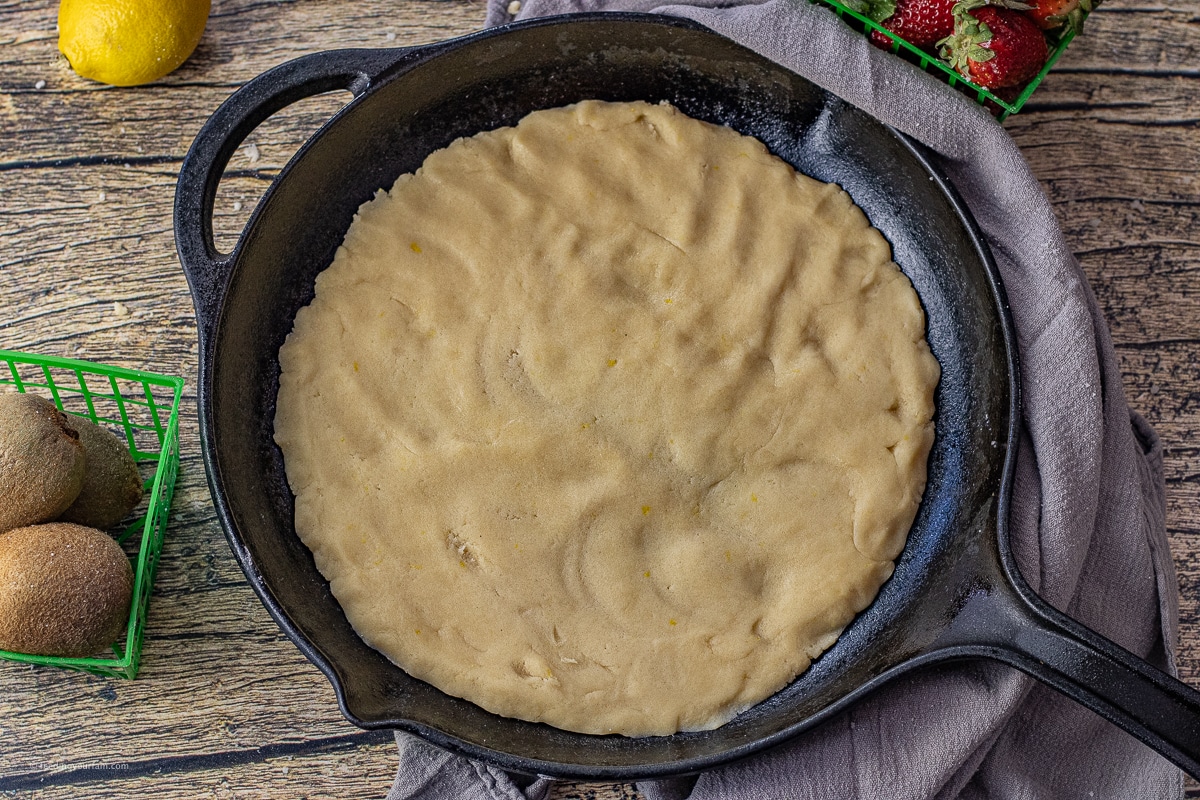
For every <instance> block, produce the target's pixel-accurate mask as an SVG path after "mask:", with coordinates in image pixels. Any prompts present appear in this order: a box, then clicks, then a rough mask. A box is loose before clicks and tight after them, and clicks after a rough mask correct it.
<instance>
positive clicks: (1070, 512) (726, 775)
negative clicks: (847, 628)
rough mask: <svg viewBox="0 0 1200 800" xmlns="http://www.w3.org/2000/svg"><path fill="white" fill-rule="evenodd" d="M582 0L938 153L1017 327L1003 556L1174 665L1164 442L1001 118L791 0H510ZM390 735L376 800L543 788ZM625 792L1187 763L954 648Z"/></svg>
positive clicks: (956, 783) (969, 783) (929, 790)
mask: <svg viewBox="0 0 1200 800" xmlns="http://www.w3.org/2000/svg"><path fill="white" fill-rule="evenodd" d="M659 2H661V0H659ZM718 6H719V7H718ZM508 8H509V7H508V3H507V0H489V7H488V13H487V24H488V25H496V24H500V23H504V22H507V21H510V20H511V19H513V18H514V17H513V16H511V15H510V14H509V13H508ZM595 10H634V11H656V12H660V13H665V14H672V15H676V16H680V17H689V18H691V19H693V20H696V21H698V22H700V23H702V24H703V25H706V26H707V27H709V28H711V29H713V30H715V31H717V32H719V33H722V34H724V35H725V36H728V37H730V38H731V39H734V40H735V41H738V42H740V43H741V44H743V45H745V46H747V47H750V48H752V49H754V50H757V51H758V52H760V53H762V54H763V55H765V56H767V57H768V58H770V59H772V60H774V61H777V62H778V63H780V64H782V65H784V66H786V67H788V68H790V69H792V70H794V71H795V72H797V73H799V74H800V75H803V76H805V77H807V78H808V79H810V80H812V81H813V82H815V83H817V84H819V85H820V86H822V87H824V88H825V89H828V90H829V91H831V92H833V93H834V94H836V95H839V96H840V97H842V98H844V99H845V100H847V101H848V102H850V103H852V104H854V105H856V106H858V107H860V108H862V109H865V110H866V111H868V112H869V113H871V114H873V115H874V116H875V117H877V118H879V119H881V120H882V121H884V122H886V123H887V124H889V125H892V126H894V127H896V128H898V129H899V130H901V131H904V132H905V133H908V134H910V135H912V136H913V137H915V138H916V139H918V140H920V141H921V142H923V143H924V144H926V145H928V146H929V147H930V148H932V149H933V150H934V151H936V152H937V153H938V154H939V155H940V157H939V159H938V161H939V162H940V165H941V167H942V169H943V170H944V171H945V172H946V174H947V175H948V176H949V177H950V179H951V180H952V181H953V183H954V185H955V186H956V187H957V189H958V191H959V192H960V193H961V194H962V196H963V198H964V199H965V201H966V203H967V205H968V206H969V207H970V209H971V212H972V213H973V214H974V216H975V218H976V220H977V221H978V222H979V224H980V226H981V227H982V229H983V232H984V234H985V235H986V236H987V239H988V242H989V243H990V245H991V248H992V252H993V254H994V255H995V258H996V261H997V263H998V265H999V268H1000V272H1001V275H1002V277H1003V280H1004V284H1005V287H1006V289H1007V291H1008V297H1009V300H1010V303H1011V305H1012V312H1013V317H1014V321H1015V324H1016V329H1017V337H1018V341H1019V348H1020V358H1021V362H1022V366H1023V374H1022V392H1023V394H1024V416H1025V424H1024V430H1023V431H1022V435H1021V439H1020V447H1019V450H1018V459H1017V472H1016V482H1015V484H1014V492H1013V497H1012V516H1011V526H1012V539H1013V547H1014V551H1015V553H1016V555H1017V559H1018V563H1019V565H1020V568H1021V572H1022V574H1023V575H1024V576H1025V578H1026V579H1027V580H1028V581H1029V583H1030V584H1031V585H1032V586H1033V587H1034V589H1036V590H1037V591H1038V592H1039V593H1040V594H1041V595H1042V596H1043V597H1044V598H1045V599H1046V600H1047V601H1049V602H1050V603H1051V604H1053V605H1054V606H1056V607H1057V608H1059V609H1061V610H1063V611H1065V612H1067V613H1068V614H1070V615H1071V616H1073V617H1075V618H1076V619H1078V620H1080V621H1081V622H1083V623H1084V624H1085V625H1088V626H1089V627H1091V628H1093V629H1095V630H1097V631H1099V632H1100V633H1102V634H1104V635H1105V636H1107V637H1109V638H1110V639H1112V640H1114V641H1116V642H1117V643H1118V644H1120V645H1122V646H1123V647H1125V648H1127V649H1129V650H1131V651H1133V652H1134V653H1136V654H1138V655H1140V656H1144V657H1146V658H1147V659H1148V660H1149V661H1150V662H1151V663H1153V664H1154V665H1156V666H1158V667H1160V668H1163V669H1167V670H1169V671H1172V672H1174V653H1173V651H1174V648H1175V644H1176V637H1177V626H1178V595H1177V588H1176V583H1175V574H1174V569H1173V566H1172V563H1171V556H1170V552H1169V550H1168V546H1167V538H1166V531H1165V525H1164V506H1165V502H1164V488H1163V474H1162V447H1161V445H1160V443H1159V441H1158V438H1157V436H1155V434H1154V432H1153V430H1151V428H1150V427H1149V426H1148V425H1147V424H1146V423H1145V422H1144V421H1143V420H1142V419H1141V418H1140V417H1138V416H1137V415H1136V414H1132V413H1131V412H1130V410H1129V407H1128V406H1127V404H1126V401H1125V397H1124V394H1123V391H1122V387H1121V372H1120V369H1119V367H1118V364H1117V362H1116V358H1115V356H1114V353H1113V347H1112V343H1111V341H1110V339H1109V332H1108V329H1107V327H1106V325H1105V323H1104V320H1103V318H1102V317H1101V315H1100V310H1099V308H1098V307H1097V304H1096V301H1095V298H1094V297H1093V296H1092V292H1091V290H1090V288H1089V286H1088V284H1087V281H1086V279H1085V278H1084V275H1083V273H1082V271H1081V270H1080V268H1079V265H1078V263H1077V262H1076V260H1075V258H1074V256H1073V255H1072V253H1071V250H1070V247H1069V245H1068V244H1067V242H1066V240H1065V239H1064V238H1063V235H1062V232H1061V231H1060V229H1059V227H1058V223H1057V222H1056V220H1055V217H1054V211H1053V209H1052V208H1051V206H1050V203H1049V202H1048V200H1047V199H1046V197H1045V195H1044V194H1043V193H1042V190H1041V187H1040V186H1039V184H1038V182H1037V180H1036V179H1035V178H1034V176H1033V175H1032V173H1031V172H1030V171H1029V167H1028V165H1027V164H1026V163H1025V161H1024V159H1023V158H1022V157H1021V153H1020V152H1019V150H1018V149H1017V147H1016V145H1015V144H1014V143H1013V141H1012V140H1011V139H1010V138H1009V137H1008V135H1007V134H1006V133H1005V132H1004V130H1003V129H1002V128H1001V127H1000V125H998V124H997V123H996V122H995V121H994V120H993V119H992V117H991V116H990V115H988V114H987V113H986V112H985V111H984V110H983V109H982V108H981V107H980V106H978V105H977V104H975V103H973V102H972V101H970V100H968V99H966V98H965V97H963V96H962V95H960V94H959V93H957V92H955V91H953V90H951V89H949V88H947V87H946V86H945V85H944V84H942V83H939V82H938V81H936V80H934V79H933V78H931V77H930V76H928V75H926V74H925V73H923V72H921V71H919V70H918V69H916V68H915V67H912V66H911V65H909V64H907V63H904V62H902V61H900V60H899V59H897V58H895V57H893V56H891V55H890V54H887V53H884V52H883V51H881V50H878V49H876V48H875V47H873V46H871V45H869V44H868V42H867V40H866V39H865V37H863V36H862V35H861V34H858V33H855V32H853V31H851V30H850V29H849V28H848V27H846V26H845V25H844V24H843V23H842V22H841V21H840V20H838V19H837V18H836V17H835V16H834V15H833V14H832V13H830V12H829V11H827V10H825V9H824V8H821V7H817V6H814V5H810V4H809V3H808V2H804V0H770V1H769V2H762V3H753V2H752V3H744V4H738V3H730V2H721V1H720V0H700V1H699V2H697V3H696V4H693V5H669V6H661V5H659V3H658V2H656V0H524V2H523V3H522V4H521V6H520V8H519V12H518V13H517V14H516V18H529V17H535V16H545V15H549V14H559V13H567V12H572V11H595ZM934 109H939V111H938V112H937V113H934V111H933V110H934ZM396 738H397V742H398V744H399V747H400V769H399V771H398V773H397V776H396V782H395V785H394V786H393V787H392V790H391V792H390V793H389V795H388V798H389V800H418V799H419V800H441V799H442V798H453V799H454V800H542V798H545V797H546V796H547V795H548V791H549V785H550V784H549V782H548V781H545V780H539V781H537V782H535V783H533V784H532V785H525V786H524V787H521V786H519V785H518V783H517V782H514V780H513V779H512V778H510V776H508V775H506V774H505V773H503V772H501V771H499V770H495V769H492V768H488V767H484V766H482V765H479V764H475V763H472V762H470V761H468V760H466V759H464V758H460V757H457V756H452V755H449V754H447V753H444V752H442V751H440V750H438V749H437V748H434V747H431V746H430V745H427V744H425V743H423V742H421V741H419V740H417V739H415V738H413V737H410V736H408V735H407V734H397V737H396ZM518 781H519V783H527V782H526V781H523V780H520V779H518ZM639 789H640V790H641V791H642V792H643V793H644V794H645V795H646V797H647V798H649V800H679V799H680V798H689V800H738V799H740V798H745V799H746V800H751V799H752V800H773V799H774V798H779V799H780V800H784V798H786V800H802V799H805V800H807V799H809V798H811V799H812V800H817V798H821V799H822V800H826V799H828V798H880V799H881V800H883V799H886V800H907V799H909V798H911V799H912V800H917V799H918V798H920V799H921V800H925V799H926V798H937V799H938V800H950V798H967V799H968V800H973V799H974V798H980V799H981V800H982V798H996V799H998V800H1025V799H1026V798H1028V799H1029V800H1041V799H1042V798H1054V799H1055V800H1069V799H1070V798H1097V799H1098V800H1099V799H1101V798H1103V799H1105V800H1108V799H1113V800H1157V798H1178V797H1181V796H1182V794H1183V779H1182V774H1181V773H1180V771H1179V770H1178V769H1175V768H1174V767H1173V766H1172V765H1171V764H1169V763H1168V762H1167V761H1166V760H1165V759H1163V758H1161V757H1159V756H1158V755H1156V754H1154V753H1152V752H1151V751H1150V750H1149V749H1147V748H1146V747H1144V746H1143V745H1141V744H1140V743H1138V742H1137V741H1135V740H1134V739H1133V738H1132V737H1131V736H1129V735H1128V734H1126V733H1124V732H1122V731H1120V730H1118V729H1117V728H1116V727H1114V726H1112V725H1110V724H1109V723H1107V722H1105V721H1104V720H1102V719H1100V718H1099V717H1097V716H1096V715H1095V714H1093V713H1091V712H1090V711H1087V710H1085V709H1083V708H1082V707H1080V706H1077V705H1075V704H1074V703H1073V702H1071V701H1069V700H1067V699H1065V698H1064V697H1062V696H1060V695H1058V694H1057V693H1055V692H1054V691H1052V690H1049V689H1047V688H1045V687H1043V686H1041V685H1035V684H1034V682H1033V681H1031V680H1030V679H1029V678H1026V677H1025V676H1024V675H1022V674H1021V673H1019V672H1017V671H1016V670H1013V669H1010V668H1008V667H1004V666H1001V665H998V664H990V663H964V664H956V665H952V666H942V667H938V668H935V669H930V670H926V671H921V672H919V673H917V674H913V675H910V676H908V677H905V678H903V679H900V680H897V681H895V682H894V683H892V684H890V685H889V686H887V687H885V688H884V689H882V690H881V691H879V692H877V693H876V694H874V695H872V696H871V697H870V698H868V699H867V700H865V701H864V702H862V703H860V704H858V705H856V706H854V707H853V708H852V709H850V710H849V711H847V712H846V713H843V714H841V715H839V716H838V717H836V718H834V719H832V720H831V721H829V722H828V723H826V724H824V725H822V726H821V727H819V728H817V729H815V730H813V731H810V732H808V733H806V734H804V735H802V736H801V737H799V738H798V739H796V740H794V741H793V742H791V743H789V744H786V745H784V746H782V747H779V748H777V749H775V750H773V751H770V752H768V753H765V754H763V755H760V756H757V757H754V758H752V759H749V760H746V761H743V762H740V763H737V764H734V765H732V766H728V767H725V768H722V769H718V770H715V771H712V772H708V773H704V774H702V775H700V776H699V778H693V779H682V780H675V781H661V782H653V783H644V784H641V785H639Z"/></svg>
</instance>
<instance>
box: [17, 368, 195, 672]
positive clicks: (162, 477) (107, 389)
mask: <svg viewBox="0 0 1200 800" xmlns="http://www.w3.org/2000/svg"><path fill="white" fill-rule="evenodd" d="M11 389H16V390H17V391H18V392H36V393H38V394H41V395H43V396H44V397H46V398H47V399H51V400H53V401H54V403H55V405H57V406H58V407H59V408H60V409H62V410H63V411H64V412H66V413H68V414H74V415H75V416H79V417H85V418H87V419H90V420H91V421H92V422H94V423H96V424H97V425H100V426H101V427H106V428H109V429H110V430H113V431H114V432H117V431H118V429H119V430H121V431H124V434H125V441H126V442H128V444H129V450H130V452H131V453H132V455H133V459H134V462H135V463H136V464H137V465H138V469H139V471H140V472H141V474H142V478H143V479H144V480H145V489H146V496H145V498H143V500H142V504H141V505H140V506H139V507H138V509H137V510H136V511H135V513H136V514H138V516H137V517H136V518H135V519H133V520H132V521H131V522H130V523H129V524H128V525H127V526H126V527H125V528H124V530H122V531H119V532H115V531H110V533H114V534H115V538H116V540H117V542H118V543H120V544H121V546H122V547H123V548H124V549H125V552H126V554H127V555H129V560H130V562H131V564H132V565H133V572H134V581H133V602H132V603H131V604H130V609H129V622H128V623H127V624H126V628H125V633H124V635H123V636H122V638H120V639H118V640H117V641H116V642H114V643H113V645H112V654H111V655H107V654H104V655H97V656H93V657H90V658H60V657H56V656H35V655H27V654H25V653H11V652H8V651H5V650H0V658H3V659H8V660H10V661H20V662H24V663H26V664H42V665H47V666H54V667H62V668H65V669H74V670H81V671H83V672H90V673H92V674H94V675H105V676H111V677H120V678H129V679H133V678H135V677H137V673H138V667H139V666H140V665H141V655H142V636H143V634H144V632H145V626H146V609H147V607H148V605H149V603H150V592H151V589H152V587H153V585H154V573H155V569H156V568H157V566H158V556H159V552H160V551H161V550H162V540H163V533H164V531H165V530H166V528H167V516H168V514H169V513H170V510H171V496H172V494H173V493H174V490H175V476H176V474H177V473H178V471H179V400H180V397H181V395H182V394H183V379H182V378H175V377H171V376H166V375H155V374H153V373H149V372H139V371H137V370H131V369H122V368H120V367H109V366H104V365H102V364H92V363H88V362H86V361H76V360H74V359H68V358H55V357H51V356H38V355H33V354H30V353H18V352H14V351H11V350H0V391H5V390H11Z"/></svg>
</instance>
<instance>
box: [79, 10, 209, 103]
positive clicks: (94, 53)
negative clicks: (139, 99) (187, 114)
mask: <svg viewBox="0 0 1200 800" xmlns="http://www.w3.org/2000/svg"><path fill="white" fill-rule="evenodd" d="M210 5H211V0H62V2H61V3H60V4H59V6H58V49H59V50H61V51H62V54H63V55H64V56H66V57H67V60H68V61H70V62H71V69H73V70H75V71H76V72H77V73H79V74H80V75H82V76H83V77H85V78H91V79H92V80H94V81H100V82H101V83H109V84H112V85H114V86H136V85H138V84H142V83H149V82H150V81H155V80H158V79H159V78H161V77H162V76H164V75H166V74H167V73H169V72H171V71H172V70H174V69H175V68H176V67H178V66H179V65H180V64H182V63H183V62H184V61H186V60H187V57H188V56H190V55H191V54H192V51H193V50H195V49H196V45H197V44H199V43H200V36H201V35H202V34H203V33H204V25H205V23H206V22H207V21H208V11H209V8H210Z"/></svg>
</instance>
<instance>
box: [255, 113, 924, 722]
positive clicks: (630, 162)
mask: <svg viewBox="0 0 1200 800" xmlns="http://www.w3.org/2000/svg"><path fill="white" fill-rule="evenodd" d="M279 357H280V362H281V365H282V369H283V373H282V377H281V381H280V391H279V402H278V412H277V416H276V420H275V425H276V428H275V430H276V440H277V441H278V443H279V445H280V447H281V448H282V449H283V453H284V456H285V463H286V468H287V476H288V481H289V483H290V484H291V487H292V490H293V491H294V493H295V495H296V529H297V532H298V533H299V535H300V537H301V539H302V540H303V541H304V543H305V544H306V545H307V546H308V547H309V548H311V550H312V552H313V555H314V557H315V559H316V564H317V566H318V568H319V569H320V570H321V572H322V574H324V575H325V576H326V577H327V578H328V579H329V581H330V584H331V586H332V590H333V593H334V595H335V596H336V597H337V599H338V601H339V602H340V603H341V605H342V608H343V609H344V610H345V612H346V616H347V617H348V618H349V620H350V622H351V623H352V624H353V626H354V628H355V630H357V631H358V633H359V634H360V635H361V636H362V637H363V638H364V639H365V640H366V641H367V642H368V643H369V644H370V645H371V646H373V647H375V648H377V649H378V650H379V651H381V652H382V653H384V654H385V655H386V656H387V657H388V658H390V659H391V660H392V661H394V662H395V663H396V664H398V665H399V666H400V667H402V668H403V669H405V670H406V671H407V672H408V673H410V674H411V675H413V676H415V677H417V678H420V679H422V680H425V681H428V682H429V683H432V684H433V685H435V686H437V687H438V688H440V689H442V690H443V691H446V692H448V693H450V694H453V695H456V696H459V697H463V698H466V699H468V700H471V701H472V702H474V703H476V704H478V705H480V706H482V707H484V708H486V709H488V710H489V711H492V712H495V713H497V714H502V715H505V716H511V717H519V718H521V719H526V720H534V721H542V722H547V723H549V724H551V725H556V726H558V727H561V728H565V729H568V730H573V731H580V732H585V733H597V734H603V733H613V732H615V733H623V734H626V735H651V734H669V733H672V732H674V731H677V730H681V729H683V730H694V729H704V728H710V727H715V726H717V725H720V724H721V723H723V722H725V721H726V720H728V719H729V718H730V717H731V716H733V715H734V714H736V713H737V712H738V711H740V710H742V709H744V708H746V707H748V706H750V705H752V704H754V703H756V702H758V701H760V700H762V699H763V698H765V697H767V696H769V695H771V694H772V693H774V692H775V691H777V690H778V689H780V688H781V687H783V686H784V685H785V684H787V683H788V682H789V681H790V680H791V679H792V678H794V677H795V676H796V675H797V674H799V673H800V672H802V671H803V670H805V669H806V668H807V667H808V664H809V662H810V660H811V659H812V658H813V657H815V656H816V655H817V654H818V653H820V652H821V651H822V650H824V649H825V648H827V647H829V645H831V644H832V643H833V641H834V640H835V639H836V637H837V636H838V634H839V632H840V631H841V630H842V628H843V627H844V626H845V625H846V624H847V623H848V622H849V621H850V620H851V619H852V618H853V617H854V615H855V614H856V613H857V612H859V611H861V610H862V609H863V608H865V607H866V606H867V605H868V604H869V603H870V602H871V600H872V599H873V598H874V596H875V594H876V593H877V591H878V589H879V586H880V584H882V583H883V582H884V581H885V580H886V579H887V578H888V577H889V576H890V575H891V573H892V560H893V559H894V558H895V557H896V556H897V555H898V554H899V553H900V551H901V549H902V548H903V546H904V541H905V537H906V535H907V531H908V528H909V526H910V525H911V523H912V519H913V516H914V514H915V512H916V509H917V505H918V503H919V500H920V497H921V493H922V491H923V488H924V482H925V461H926V456H927V454H928V452H929V448H930V445H931V443H932V437H933V429H932V424H931V418H932V414H933V402H932V393H933V389H934V386H935V384H936V383H937V380H938V375H939V370H938V365H937V362H936V361H935V360H934V358H933V356H932V355H931V354H930V352H929V349H928V347H927V345H926V343H925V340H924V315H923V313H922V310H921V306H920V304H919V302H918V299H917V296H916V294H915V292H914V291H913V289H912V287H911V285H910V284H909V282H908V280H907V279H906V278H905V277H904V275H903V274H902V273H901V272H900V271H899V269H897V267H896V266H895V265H894V264H893V263H891V260H890V250H889V247H888V245H887V243H886V241H885V240H884V239H883V237H882V236H881V235H880V234H879V233H878V232H877V231H876V230H874V229H873V228H871V227H870V226H869V224H868V222H867V220H866V218H865V216H864V215H863V213H862V212H861V211H860V210H859V209H858V208H857V207H856V206H855V205H854V204H853V203H852V202H851V200H850V198H849V197H848V196H847V195H846V193H845V192H843V191H842V190H841V189H840V188H839V187H837V186H835V185H831V184H824V183H820V182H818V181H815V180H812V179H810V178H807V177H805V176H803V175H800V174H798V173H796V172H795V171H794V170H792V169H791V167H789V166H787V165H786V164H784V163H783V162H782V161H780V160H779V159H777V158H775V157H774V156H772V155H770V154H769V153H768V152H767V150H766V149H765V148H764V147H763V145H762V144H760V143H759V142H758V141H756V140H754V139H751V138H748V137H745V136H741V135H739V134H737V133H735V132H734V131H731V130H729V129H727V128H721V127H717V126H713V125H709V124H706V123H702V122H699V121H696V120H693V119H690V118H688V117H686V116H684V115H683V114H681V113H679V112H678V111H676V110H675V109H673V108H671V107H669V106H665V105H658V106H652V105H648V104H645V103H629V104H606V103H600V102H584V103H580V104H578V105H575V106H571V107H568V108H562V109H552V110H547V111H539V112H536V113H533V114H530V115H529V116H528V117H526V118H525V119H523V120H522V121H521V122H520V124H519V125H517V126H516V127H515V128H504V129H500V130H496V131H491V132H488V133H482V134H479V135H478V136H474V137H471V138H468V139H460V140H458V141H456V142H454V143H453V144H451V145H450V146H449V147H447V148H446V149H444V150H441V151H438V152H436V153H433V154H432V155H430V156H429V158H428V160H426V161H425V163H424V165H423V167H422V168H421V169H420V170H418V172H417V173H416V174H415V175H403V176H401V177H400V178H399V179H398V180H397V181H396V184H395V186H394V187H393V188H392V190H391V192H389V193H384V192H380V193H378V194H377V195H376V197H375V199H373V200H372V201H371V202H369V203H366V204H365V205H364V206H363V207H362V208H361V209H359V213H358V215H357V217H356V218H355V221H354V223H353V225H352V226H351V228H350V230H349V232H348V233H347V234H346V239H345V243H344V245H343V246H342V247H341V248H340V249H339V250H338V252H337V255H336V257H335V258H334V260H333V264H332V265H331V266H330V267H329V268H328V269H327V270H325V271H324V272H323V273H322V274H321V275H320V276H319V277H318V279H317V284H316V296H315V298H314V299H313V302H312V304H311V305H309V306H308V307H306V308H304V309H302V310H301V311H300V313H299V314H298V315H297V317H296V324H295V330H294V331H293V332H292V334H291V335H290V336H289V337H288V340H287V343H286V344H285V345H284V346H283V348H282V350H281V351H280V356H279Z"/></svg>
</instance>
